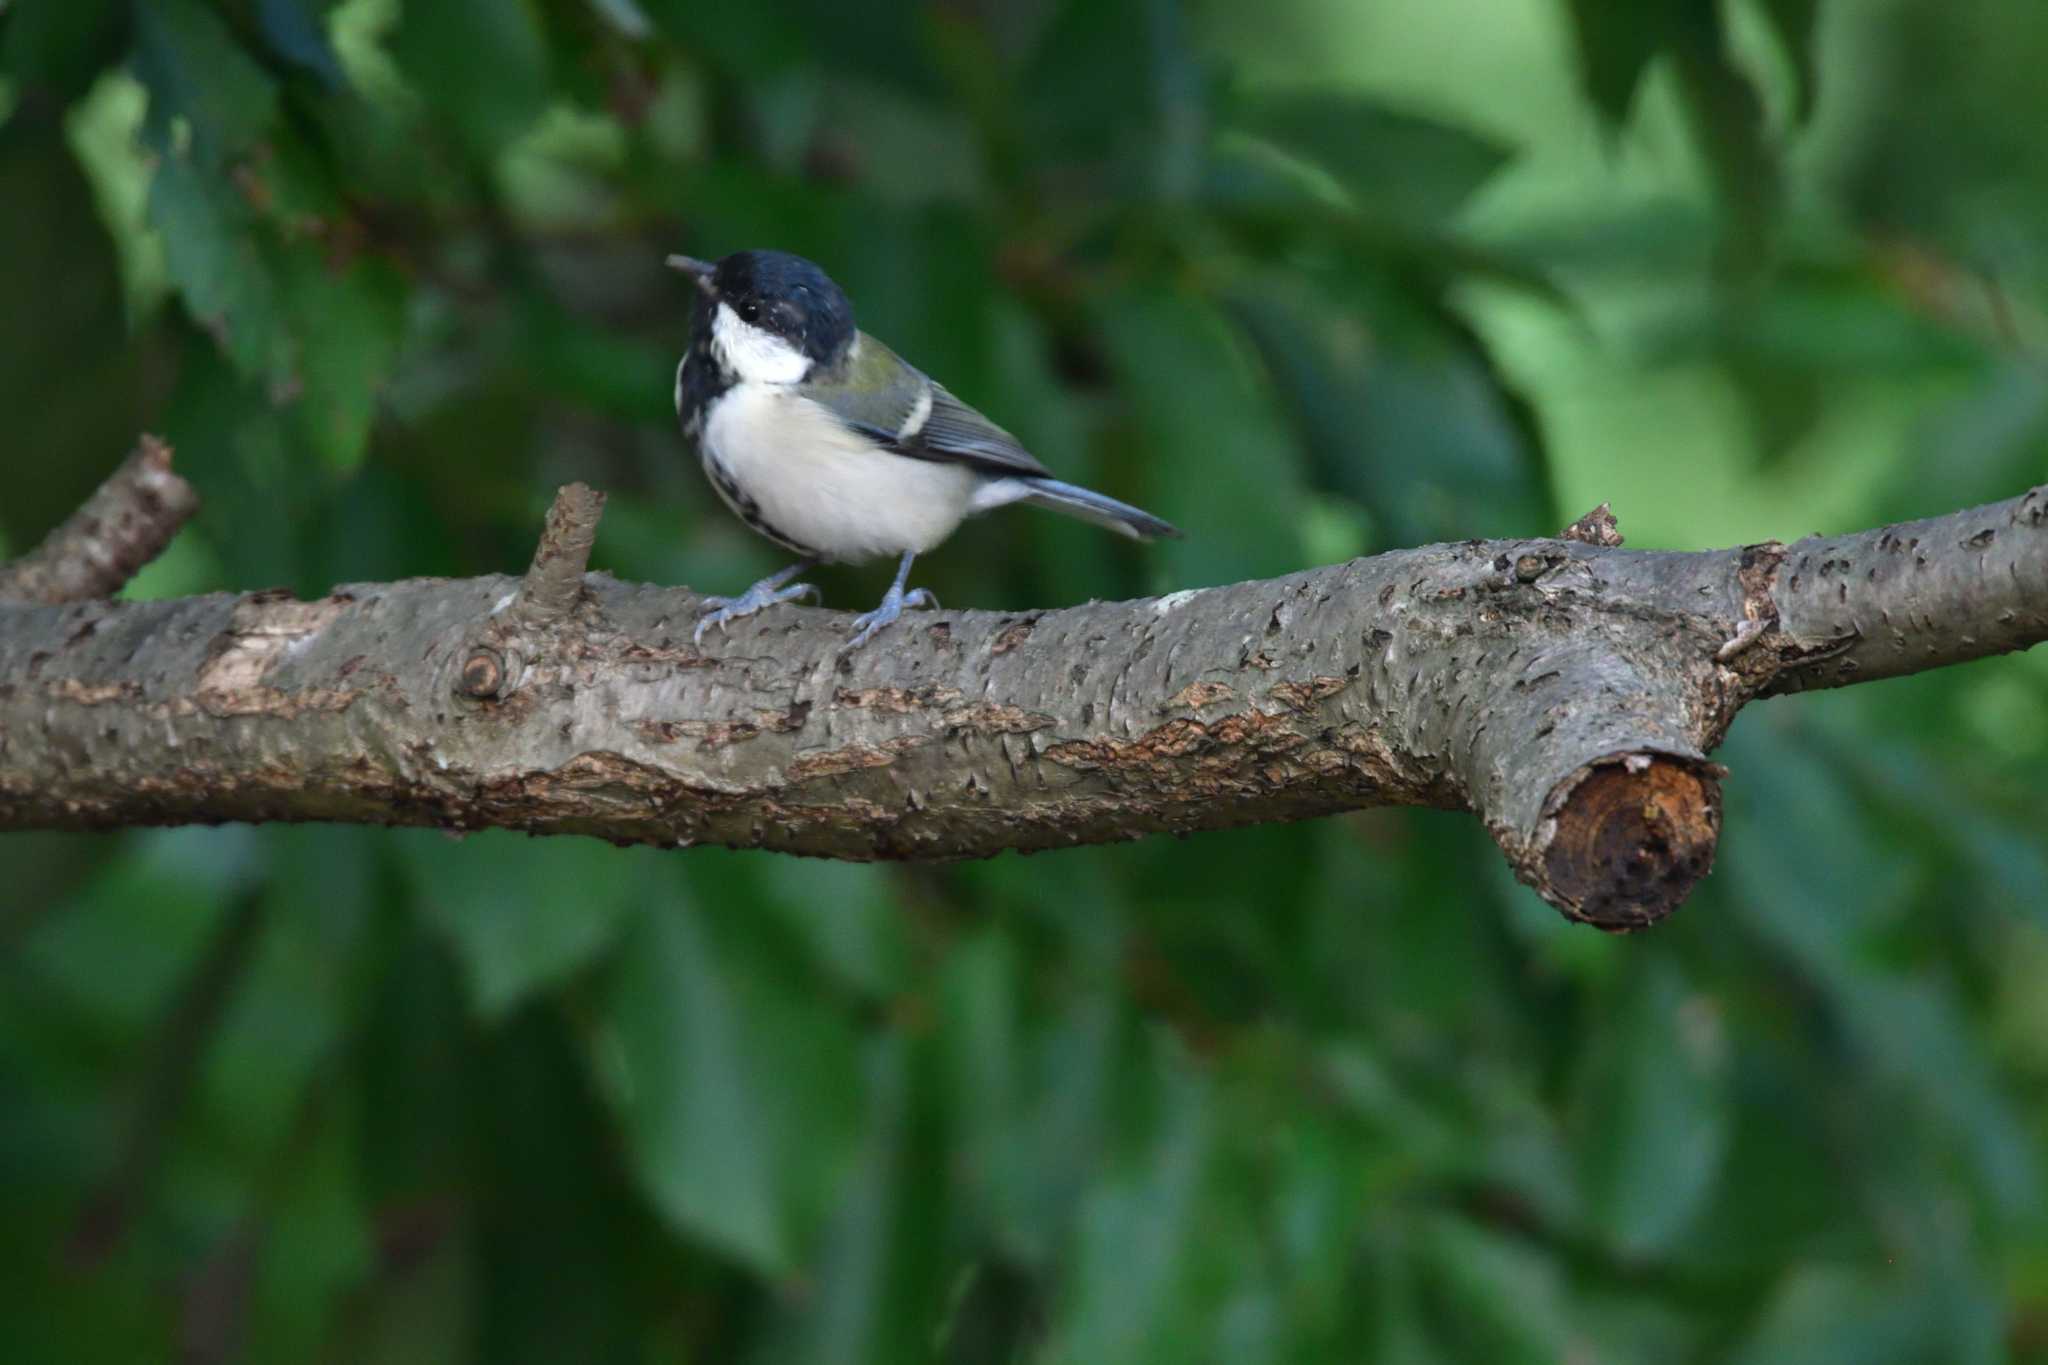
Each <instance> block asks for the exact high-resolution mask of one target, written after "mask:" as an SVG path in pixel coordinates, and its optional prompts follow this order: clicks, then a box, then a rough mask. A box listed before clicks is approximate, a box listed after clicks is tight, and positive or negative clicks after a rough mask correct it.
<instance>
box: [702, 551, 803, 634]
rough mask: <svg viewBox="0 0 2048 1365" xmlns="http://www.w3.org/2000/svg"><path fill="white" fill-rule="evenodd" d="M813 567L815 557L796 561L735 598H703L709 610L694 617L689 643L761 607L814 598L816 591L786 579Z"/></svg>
mask: <svg viewBox="0 0 2048 1365" xmlns="http://www.w3.org/2000/svg"><path fill="white" fill-rule="evenodd" d="M817 564H818V560H817V557H816V556H815V555H813V556H811V557H809V558H805V559H799V560H798V561H797V562H796V563H794V564H792V565H790V566H789V567H788V568H786V569H782V570H780V571H778V572H776V573H772V574H769V575H768V576H767V577H766V578H764V579H762V580H761V581H760V582H759V583H756V584H755V585H754V586H753V587H751V588H748V589H747V590H746V591H745V592H743V593H741V594H740V595H739V596H738V597H707V598H705V599H704V605H705V606H706V607H708V608H710V610H708V611H706V612H705V613H704V614H703V615H702V616H700V617H698V618H697V629H696V632H695V633H694V634H692V635H691V636H690V640H691V642H692V643H694V644H700V645H701V644H703V643H704V632H705V631H707V630H709V629H711V628H712V627H713V626H717V627H718V628H719V629H720V630H724V629H725V623H726V622H728V621H737V620H739V619H740V618H741V617H742V616H752V615H753V614H754V613H755V612H757V611H760V610H761V609H762V608H763V607H772V606H774V605H775V604H776V603H777V602H789V601H793V600H795V599H796V598H799V597H802V596H803V595H804V594H805V593H809V594H810V595H811V596H812V597H816V596H818V590H817V589H816V588H814V587H812V586H811V585H810V584H809V583H790V582H789V580H790V579H792V578H795V577H796V576H797V575H798V574H800V573H802V572H803V571H804V570H805V569H812V568H816V567H817ZM785 583H789V586H788V587H786V588H785V587H784V586H783V584H785Z"/></svg>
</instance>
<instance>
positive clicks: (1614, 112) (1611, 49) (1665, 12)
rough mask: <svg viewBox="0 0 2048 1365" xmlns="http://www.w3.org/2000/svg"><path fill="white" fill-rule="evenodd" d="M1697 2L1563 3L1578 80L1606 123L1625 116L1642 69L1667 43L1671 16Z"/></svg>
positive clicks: (1585, 0) (1607, 0)
mask: <svg viewBox="0 0 2048 1365" xmlns="http://www.w3.org/2000/svg"><path fill="white" fill-rule="evenodd" d="M1695 3H1698V0H1635V3H1630V4H1621V5H1617V4H1613V3H1611V2H1610V0H1569V4H1568V8H1569V10H1570V13H1571V18H1572V31H1573V36H1574V37H1575V38H1576V39H1577V41H1578V50H1579V72H1580V79H1581V80H1582V81H1583V82H1584V84H1585V87H1586V93H1587V95H1589V96H1590V97H1591V98H1592V101H1593V103H1594V105H1595V106H1596V107H1597V108H1598V109H1599V110H1600V112H1601V113H1602V114H1604V115H1606V117H1607V119H1608V120H1609V121H1610V122H1612V123H1620V122H1622V121H1624V120H1625V119H1627V117H1628V107H1629V103H1630V102H1631V101H1632V100H1633V99H1634V98H1635V93H1636V87H1637V86H1638V85H1640V84H1641V83H1642V79H1643V70H1644V68H1645V67H1647V66H1648V65H1649V64H1650V59H1651V58H1652V57H1655V56H1656V55H1657V52H1658V49H1659V48H1661V47H1662V46H1663V44H1664V43H1665V41H1666V40H1667V38H1668V36H1669V33H1670V29H1671V25H1672V12H1673V11H1674V10H1675V9H1677V8H1678V7H1679V6H1682V5H1688V4H1695Z"/></svg>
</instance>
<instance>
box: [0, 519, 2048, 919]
mask: <svg viewBox="0 0 2048 1365" xmlns="http://www.w3.org/2000/svg"><path fill="white" fill-rule="evenodd" d="M601 510H602V498H601V497H599V496H598V495H595V494H593V493H591V492H590V491H589V490H588V489H584V488H582V487H581V486H580V485H578V486H572V487H571V488H568V489H565V490H563V494H562V496H561V498H560V499H558V501H557V504H556V507H555V510H554V511H553V512H552V513H551V514H550V517H549V523H548V528H547V531H546V533H545V534H544V535H543V538H542V544H541V548H540V550H539V552H538V553H537V554H536V555H535V558H534V564H533V567H532V568H531V569H530V570H529V572H528V574H527V575H526V577H525V579H524V580H523V581H522V580H518V579H510V578H481V579H470V580H464V581H438V580H412V581H406V582H399V583H385V584H356V585H349V586H345V587H342V588H338V589H336V590H335V591H334V592H333V593H332V594H331V595H330V596H328V597H324V598H321V599H319V600H318V601H313V602H301V601H296V600H293V599H292V598H290V597H288V596H284V595H280V594H276V593H256V594H248V595H243V596H229V595H220V596H210V597H198V598H189V599H184V600H180V601H169V602H116V601H107V600H87V601H79V602H73V603H70V604H68V605H33V604H21V605H16V604H0V830H6V829H30V828H112V827H118V826H124V825H134V824H172V823H185V822H195V821H219V820H343V821H358V822H370V823H382V824H412V825H433V826H440V827H443V828H447V829H472V828H481V827H486V826H502V827H507V828H513V829H523V830H529V831H533V832H536V833H573V834H588V835H594V836H597V837H600V838H606V839H612V840H618V841H622V842H624V841H633V842H647V843H657V844H666V845H672V846H687V845H691V844H696V843H721V844H730V845H737V846H747V847H758V848H768V849H779V850H783V851H787V852H794V853H805V854H816V855H823V856H828V857H839V858H856V859H868V858H962V857H978V856H983V855H987V854H992V853H995V852H998V851H1001V850H1004V849H1026V850H1030V849H1044V848H1053V847H1059V846H1063V845H1068V844H1081V843H1095V842H1103V841H1108V840H1116V839H1128V838H1134V837H1137V836H1139V835H1142V834H1147V833H1152V832H1159V831H1174V832H1181V831H1190V830H1200V829H1211V828H1218V827H1222V826H1229V825H1243V824H1251V823H1255V822H1260V821H1267V820H1283V819H1298V818H1302V817H1306V816H1312V815H1323V814H1329V813H1331V812H1336V811H1343V810H1354V809H1358V808H1361V807H1365V806H1373V805H1387V804H1418V805H1432V806H1442V807H1451V808H1461V809H1469V810H1471V811H1473V812H1475V813H1476V814H1478V815H1479V816H1480V817H1481V819H1483V820H1484V821H1485V823H1486V826H1487V828H1488V830H1489V831H1491V833H1492V834H1493V836H1494V838H1495V840H1496V841H1497V842H1498V843H1499V844H1500V846H1501V849H1502V850H1503V852H1504V853H1505V854H1506V855H1507V857H1508V860H1509V861H1510V863H1511V864H1512V865H1513V867H1514V869H1515V871H1516V872H1517V874H1518V875H1520V876H1521V877H1522V878H1523V879H1524V880H1526V881H1527V882H1529V883H1530V884H1531V885H1532V886H1534V887H1535V888H1536V889H1537V890H1538V891H1539V892H1541V893H1542V894H1543V895H1544V896H1545V897H1546V898H1547V899H1549V900H1550V901H1551V902H1552V903H1553V904H1555V905H1557V906H1558V907H1559V908H1561V909H1562V910H1563V911H1564V912H1565V913H1566V914H1567V915H1570V916H1572V917H1574V918H1578V919H1583V920H1587V921H1590V922H1592V923H1596V924H1599V925H1602V926H1603V927H1608V928H1628V927H1635V926H1639V925H1642V924H1647V923H1650V922H1652V921H1654V920H1655V919H1657V918H1659V917H1661V916H1662V915H1664V914H1666V913H1668V912H1669V911H1670V910H1671V909H1672V908H1674V907H1675V906H1676V905H1677V904H1678V903H1679V902H1680V901H1682V900H1683V899H1684V897H1685V895H1686V893H1687V892H1688V891H1689V890H1690V888H1691V887H1692V885H1693V884H1694V883H1695V882H1696V881H1697V880H1698V879H1699V878H1700V877H1701V876H1703V875H1705V873H1706V871H1707V870H1708V868H1709V866H1710V865H1711V862H1712V858H1713V852H1714V845H1715V839H1716V836H1717V834H1718V828H1719V813H1720V795H1719V779H1720V777H1721V772H1720V770H1719V769H1718V768H1717V767H1716V766H1715V765H1713V764H1712V763H1710V762H1708V761H1707V758H1706V755H1707V753H1708V752H1709V751H1710V750H1711V749H1712V748H1713V747H1714V745H1715V744H1716V743H1718V742H1719V740H1720V739H1721V737H1722V736H1723V734H1725V732H1726V730H1727V727H1728V725H1729V723H1730V722H1731V721H1732V720H1733V718H1734V716H1735V714H1736V712H1737V711H1738V710H1739V709H1740V708H1741V707H1742V706H1743V705H1744V704H1745V703H1746V702H1748V701H1750V700H1751V699H1753V698H1755V697H1758V696H1762V695H1768V694H1771V693H1776V692H1788V691H1796V690H1799V689H1802V688H1806V687H1821V686H1837V685H1841V684H1844V683H1848V682H1859V681H1865V680H1868V679H1872V678H1878V677H1888V676H1892V675H1895V674H1898V673H1904V672H1910V671H1914V670H1917V669H1921V668H1929V667H1935V666H1939V665H1942V664H1948V663H1956V662H1960V661H1963V660H1966V659H1972V658H1977V657H1980V656H1983V655H1987V654H1993V653H1999V652H2003V651H2006V650H2012V649H2019V648H2024V647H2026V646H2027V645H2030V644H2032V643H2035V642H2037V641H2039V640H2041V639H2042V638H2044V637H2048V525H2044V522H2048V489H2035V490H2034V491H2032V492H2030V493H2028V494H2026V495H2025V496H2023V497H2020V498H2016V499H2013V500H2011V501H2009V502H2005V503H1999V504H1994V505H1991V506H1987V507H1982V508H1978V509H1975V510H1972V511H1969V512H1963V513H1958V514H1955V515H1952V516H1948V517H1941V518H1936V519H1933V520H1929V521H1923V522H1915V523H1911V524H1907V525H1902V526H1896V527H1889V528H1885V529H1883V530H1878V531H1871V532H1866V533H1863V534H1860V535H1854V536H1846V537H1834V538H1830V539H1815V540H1808V541H1801V542H1799V543H1797V544H1794V545H1791V546H1782V545H1778V544H1775V543H1773V544H1767V545H1757V546H1748V547H1743V548H1738V549H1731V550H1723V551H1710V552H1700V553H1657V552H1639V551H1629V550H1623V549H1619V548H1616V544H1617V542H1618V541H1619V536H1618V535H1617V534H1615V533H1614V529H1613V522H1612V518H1611V517H1607V518H1604V519H1602V518H1597V517H1595V518H1589V519H1588V520H1587V521H1585V522H1582V523H1581V524H1580V525H1579V526H1575V527H1574V528H1573V535H1572V536H1571V538H1568V539H1557V540H1527V541H1468V542H1464V543H1460V544H1454V545H1435V546H1428V547H1424V548H1420V549H1414V550H1404V551H1399V552H1396V553H1392V554H1385V555H1380V556H1376V557H1374V558H1371V559H1362V560H1355V561H1353V562H1351V563H1348V564H1339V565H1333V566H1330V567H1327V568H1321V569H1315V570H1311V571H1308V572H1304V573H1298V574H1293V575H1289V576H1288V577H1285V578H1278V579H1273V580H1269V581H1265V582H1253V583H1238V584H1232V585H1229V586H1224V587H1215V588H1205V589H1200V590H1194V591H1187V592H1178V593H1173V594H1171V595H1169V596H1166V597H1161V598H1157V599H1149V600H1143V601H1135V602H1114V603H1090V604H1088V605H1086V606H1079V607H1071V608H1065V609H1061V610H1056V611H1043V612H1028V613H1009V614H1004V613H996V612H972V611H970V612H938V613H934V614H932V615H929V616H920V617H918V618H916V619H915V620H912V619H909V618H906V620H905V621H904V622H903V623H902V624H901V625H899V626H895V627H892V628H891V629H890V630H889V632H888V633H887V634H886V635H885V636H883V637H881V638H879V639H877V640H876V641H874V642H873V643H872V644H870V645H869V646H868V647H866V648H864V649H861V650H858V651H852V652H848V651H847V650H845V649H844V648H843V645H844V633H845V629H846V626H845V619H846V618H845V617H844V616H842V615H841V614H839V613H833V612H825V611H814V610H805V609H801V608H793V607H782V608H777V609H774V610H772V611H769V612H767V613H764V614H762V615H760V616H758V617H755V618H752V619H750V620H748V621H745V622H742V623H739V624H738V625H736V626H735V627H734V629H733V630H732V632H731V634H730V635H729V636H718V635H714V636H711V637H708V638H707V640H706V642H705V647H704V648H703V649H701V650H700V649H698V648H696V647H694V646H693V645H691V644H690V643H689V637H690V627H691V625H692V623H693V622H694V620H695V617H696V615H697V612H698V609H699V599H698V598H697V596H696V595H695V594H693V593H691V592H689V591H686V590H682V589H664V588H655V587H649V586H643V585H634V584H625V583H619V582H616V581H614V580H613V579H611V578H609V577H608V576H605V575H602V574H586V573H585V572H584V566H585V562H586V558H587V555H588V551H589V546H590V539H591V536H592V535H593V534H594V532H595V528H596V525H597V517H598V515H599V513H600V511H601Z"/></svg>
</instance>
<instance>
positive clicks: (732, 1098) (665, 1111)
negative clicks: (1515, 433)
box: [596, 905, 855, 1274]
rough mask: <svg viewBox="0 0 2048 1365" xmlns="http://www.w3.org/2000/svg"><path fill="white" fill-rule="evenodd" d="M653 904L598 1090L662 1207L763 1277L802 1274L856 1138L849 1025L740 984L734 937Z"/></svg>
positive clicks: (627, 951)
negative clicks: (830, 1189) (825, 1199)
mask: <svg viewBox="0 0 2048 1365" xmlns="http://www.w3.org/2000/svg"><path fill="white" fill-rule="evenodd" d="M722 919H723V917H722V916H718V915H716V914H715V913H713V912H710V911H708V910H705V909H701V908H696V907H691V906H683V905H667V906H647V907H645V908H643V909H642V910H641V911H640V913H639V914H638V916H637V917H636V919H635V922H634V926H633V931H632V933H631V934H630V936H629V937H628V939H627V940H626V942H625V944H624V945H623V950H622V952H621V954H620V960H619V963H618V964H617V967H616V969H615V971H616V976H615V980H614V981H613V983H612V988H611V990H610V992H609V994H608V996H607V999H606V1001H605V1005H604V1012H603V1025H602V1028H601V1030H600V1032H599V1035H598V1038H597V1043H596V1046H597V1048H598V1052H597V1059H596V1060H597V1064H598V1071H599V1076H600V1078H601V1079H602V1080H603V1082H604V1084H605V1087H606V1090H607V1092H608V1094H609V1096H610V1099H611V1101H612V1103H613V1105H614V1106H615V1107H616V1109H617V1111H618V1114H619V1119H620V1122H621V1124H622V1125H623V1128H624V1132H625V1137H626V1139H627V1143H628V1147H629V1150H630V1151H631V1153H632V1158H633V1162H634V1165H635V1167H636V1169H637V1171H638V1173H639V1177H640V1180H641V1182H642V1183H643V1185H644V1186H645V1187H646V1189H647V1191H648V1193H649V1195H650V1196H651V1197H652V1198H653V1200H654V1202H655V1205H656V1206H657V1207H658V1208H659V1209H660V1211H661V1212H662V1213H663V1214H664V1215H665V1216H666V1217H667V1218H669V1219H670V1220H672V1221H673V1222H674V1223H675V1224H676V1225H677V1227H678V1228H679V1229H681V1230H683V1231H685V1232H688V1233H689V1234H691V1235H693V1236H695V1237H698V1238H701V1239H702V1240H703V1241H705V1242H706V1243H708V1244H709V1245H711V1246H712V1247H715V1248H716V1249H718V1250H719V1251H721V1252H722V1253H724V1254H726V1255H730V1256H733V1257H736V1258H738V1259H739V1260H741V1261H743V1262H745V1263H747V1264H749V1265H751V1266H753V1267H754V1268H755V1269H757V1270H759V1271H762V1272H764V1273H769V1274H776V1273H782V1272H785V1271H787V1270H789V1269H791V1268H792V1267H793V1265H794V1264H795V1262H796V1259H797V1257H798V1254H799V1251H800V1248H801V1247H802V1246H803V1245H804V1244H805V1243H807V1242H808V1240H809V1237H810V1234H811V1232H812V1230H813V1228H814V1227H815V1226H816V1220H817V1218H818V1216H819V1214H820V1213H821V1212H822V1207H823V1206H822V1196H823V1194H824V1190H825V1186H826V1182H827V1178H828V1177H829V1175H831V1174H832V1173H834V1172H836V1171H837V1170H838V1169H839V1166H840V1162H841V1160H842V1159H843V1157H844V1155H845V1152H846V1148H847V1140H848V1137H849V1120H850V1117H851V1116H850V1115H849V1113H848V1109H847V1107H848V1104H849V1102H850V1101H852V1100H853V1099H854V1098H855V1097H854V1095H853V1093H852V1092H851V1091H850V1090H849V1088H848V1087H847V1086H846V1085H845V1084H844V1080H843V1077H844V1076H845V1075H846V1074H847V1073H846V1071H845V1070H844V1068H846V1067H848V1066H850V1065H851V1058H850V1056H849V1055H848V1051H847V1043H846V1039H845V1037H844V1035H843V1033H842V1032H841V1031H840V1029H839V1027H838V1025H837V1022H836V1021H835V1020H833V1019H832V1018H831V1017H830V1016H829V1015H827V1014H825V1013H824V1012H822V1011H821V1010H819V1009H817V1008H816V1007H815V1006H814V1004H813V1003H812V1002H810V1001H807V1000H801V999H797V998H794V997H793V996H792V995H790V994H787V993H786V992H785V989H784V988H782V987H780V986H779V985H778V984H777V983H776V982H774V981H771V980H764V979H761V978H758V977H756V976H754V975H752V974H751V973H749V972H747V971H745V970H744V968H743V967H742V966H741V964H742V963H743V962H744V961H745V960H746V959H745V956H744V953H743V952H741V951H738V945H737V944H736V943H735V942H734V940H733V931H734V927H735V926H733V925H731V924H729V923H723V922H720V921H721V920H722Z"/></svg>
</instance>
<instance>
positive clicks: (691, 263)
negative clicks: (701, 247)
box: [668, 256, 718, 298]
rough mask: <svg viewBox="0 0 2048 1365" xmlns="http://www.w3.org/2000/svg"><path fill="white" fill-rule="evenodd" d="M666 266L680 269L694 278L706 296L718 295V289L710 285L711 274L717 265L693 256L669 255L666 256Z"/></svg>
mask: <svg viewBox="0 0 2048 1365" xmlns="http://www.w3.org/2000/svg"><path fill="white" fill-rule="evenodd" d="M668 268H669V269H671V270H680V271H682V272H683V273H684V274H685V275H688V276H689V277H690V278H691V279H693V280H695V281H696V282H697V287H698V288H699V289H701V290H703V291H704V296H705V297H706V298H716V297H718V291H717V290H715V289H713V288H712V287H711V276H712V274H713V273H714V272H716V271H717V269H718V267H717V266H715V265H713V264H711V262H709V261H700V260H698V259H697V258H696V257H695V256H671V257H669V258H668Z"/></svg>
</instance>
